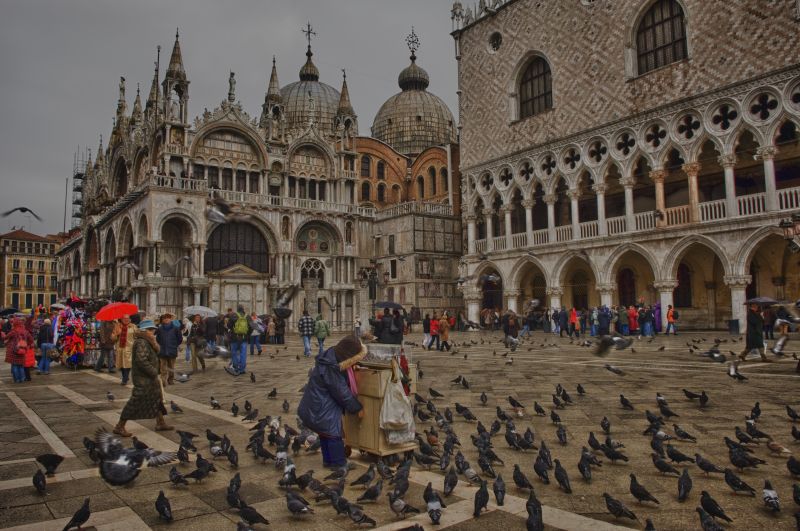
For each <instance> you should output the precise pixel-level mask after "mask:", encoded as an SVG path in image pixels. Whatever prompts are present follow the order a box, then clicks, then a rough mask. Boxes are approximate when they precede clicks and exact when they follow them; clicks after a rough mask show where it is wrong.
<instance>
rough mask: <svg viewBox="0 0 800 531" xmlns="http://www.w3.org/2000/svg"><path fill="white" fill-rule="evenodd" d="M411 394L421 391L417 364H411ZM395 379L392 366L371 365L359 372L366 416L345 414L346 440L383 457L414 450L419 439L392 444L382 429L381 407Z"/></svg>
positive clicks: (349, 444) (360, 399)
mask: <svg viewBox="0 0 800 531" xmlns="http://www.w3.org/2000/svg"><path fill="white" fill-rule="evenodd" d="M408 369H409V377H410V378H411V393H415V392H416V391H417V366H416V365H415V364H409V367H408ZM391 378H392V369H391V367H385V366H382V365H369V364H367V366H366V367H362V368H360V369H359V370H357V371H356V383H357V384H358V401H359V402H361V405H363V406H364V418H361V419H359V418H358V416H356V415H345V416H344V443H345V445H346V446H347V447H349V448H351V449H356V450H360V451H361V452H362V453H368V454H372V455H376V456H379V457H383V456H387V455H393V454H398V453H402V452H407V451H409V450H414V449H416V447H417V443H416V442H410V443H405V444H389V443H388V441H387V440H386V435H385V434H384V432H383V430H382V429H381V428H380V414H381V406H382V405H383V397H384V396H385V395H386V388H387V387H388V385H389V382H390V381H391Z"/></svg>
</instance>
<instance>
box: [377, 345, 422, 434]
mask: <svg viewBox="0 0 800 531" xmlns="http://www.w3.org/2000/svg"><path fill="white" fill-rule="evenodd" d="M399 372H400V369H399V367H398V366H397V363H396V361H395V360H394V359H392V378H391V380H390V381H389V385H388V386H387V388H386V395H385V396H384V397H383V404H382V405H381V414H380V427H381V429H383V430H384V431H385V432H386V439H387V441H389V444H402V443H406V442H411V441H413V440H414V436H415V433H416V426H415V424H414V411H413V409H412V408H411V401H410V400H409V399H408V397H407V396H406V393H405V391H404V390H403V383H402V382H401V381H400V376H399Z"/></svg>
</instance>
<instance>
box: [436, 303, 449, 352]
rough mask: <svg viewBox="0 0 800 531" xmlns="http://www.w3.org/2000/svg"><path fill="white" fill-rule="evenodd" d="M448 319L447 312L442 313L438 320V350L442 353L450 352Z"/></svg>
mask: <svg viewBox="0 0 800 531" xmlns="http://www.w3.org/2000/svg"><path fill="white" fill-rule="evenodd" d="M450 328H451V327H450V318H449V317H448V316H447V312H443V313H442V318H441V319H439V339H440V341H441V344H440V346H439V347H438V350H441V351H444V349H447V351H448V352H450Z"/></svg>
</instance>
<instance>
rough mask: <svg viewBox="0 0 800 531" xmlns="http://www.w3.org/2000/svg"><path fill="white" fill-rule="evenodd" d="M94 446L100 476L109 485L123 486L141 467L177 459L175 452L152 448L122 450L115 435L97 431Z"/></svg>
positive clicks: (158, 464)
mask: <svg viewBox="0 0 800 531" xmlns="http://www.w3.org/2000/svg"><path fill="white" fill-rule="evenodd" d="M95 444H96V445H97V448H98V451H99V454H100V476H101V477H102V478H103V479H104V480H105V481H106V482H107V483H109V484H110V485H115V486H116V485H125V484H127V483H130V482H131V481H133V480H134V479H136V476H138V475H139V472H140V470H141V467H142V465H143V464H144V462H145V461H146V462H147V466H160V465H165V464H167V463H171V462H172V461H174V460H175V459H176V458H177V454H176V453H175V452H161V451H158V450H154V449H152V448H146V449H137V448H123V446H122V441H121V440H120V438H119V437H117V436H116V435H112V434H111V433H109V432H107V431H105V430H104V429H102V428H101V429H98V430H97V432H96V433H95Z"/></svg>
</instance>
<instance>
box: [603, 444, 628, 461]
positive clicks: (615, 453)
mask: <svg viewBox="0 0 800 531" xmlns="http://www.w3.org/2000/svg"><path fill="white" fill-rule="evenodd" d="M600 451H601V452H603V455H605V456H606V457H607V458H609V459H611V462H612V463H616V462H617V461H624V462H626V463H627V462H628V456H627V455H625V454H623V453H622V452H620V451H619V450H617V449H615V448H611V447H610V446H607V445H605V444H602V445H600Z"/></svg>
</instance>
